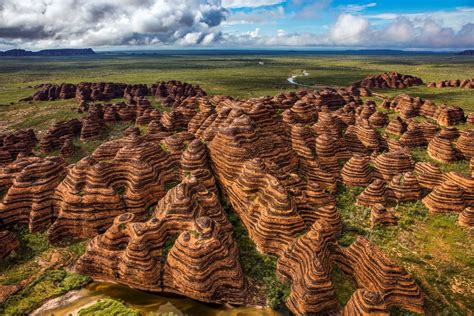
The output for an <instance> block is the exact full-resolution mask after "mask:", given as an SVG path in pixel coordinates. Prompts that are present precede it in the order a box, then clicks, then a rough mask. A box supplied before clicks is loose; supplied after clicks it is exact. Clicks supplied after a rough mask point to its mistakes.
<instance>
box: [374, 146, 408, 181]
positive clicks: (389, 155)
mask: <svg viewBox="0 0 474 316" xmlns="http://www.w3.org/2000/svg"><path fill="white" fill-rule="evenodd" d="M373 162H374V168H375V170H377V172H378V173H379V174H380V175H381V176H382V178H383V179H384V180H385V181H387V182H388V181H390V180H391V179H392V178H393V176H394V175H396V174H399V173H402V172H407V171H411V170H413V159H412V158H411V155H410V154H409V153H407V152H406V151H404V150H397V151H388V152H385V153H383V154H381V155H378V156H377V157H376V158H375V159H374V161H373Z"/></svg>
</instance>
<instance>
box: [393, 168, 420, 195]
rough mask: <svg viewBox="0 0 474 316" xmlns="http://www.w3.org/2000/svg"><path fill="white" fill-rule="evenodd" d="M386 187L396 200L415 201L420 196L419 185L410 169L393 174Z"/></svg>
mask: <svg viewBox="0 0 474 316" xmlns="http://www.w3.org/2000/svg"><path fill="white" fill-rule="evenodd" d="M388 187H389V188H390V191H391V192H390V193H391V194H392V197H393V198H395V199H396V200H397V201H398V202H402V201H416V200H418V199H419V198H420V197H421V186H420V184H419V183H418V180H417V179H416V177H415V175H414V173H413V172H411V171H409V172H405V173H401V174H397V175H395V176H394V177H393V178H392V180H391V181H390V183H389V185H388Z"/></svg>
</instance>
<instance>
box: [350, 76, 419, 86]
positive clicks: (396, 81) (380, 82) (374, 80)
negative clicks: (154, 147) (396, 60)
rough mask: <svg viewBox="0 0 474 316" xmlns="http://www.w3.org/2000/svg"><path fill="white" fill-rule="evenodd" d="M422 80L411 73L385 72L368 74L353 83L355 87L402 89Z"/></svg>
mask: <svg viewBox="0 0 474 316" xmlns="http://www.w3.org/2000/svg"><path fill="white" fill-rule="evenodd" d="M422 84H423V80H421V79H420V78H418V77H415V76H411V75H403V74H400V73H398V72H385V73H382V74H378V75H372V76H368V77H366V78H364V79H362V80H361V81H358V82H356V83H354V84H353V85H354V86H355V87H364V88H368V89H372V88H376V89H377V88H380V89H386V88H393V89H403V88H406V87H410V86H414V85H422Z"/></svg>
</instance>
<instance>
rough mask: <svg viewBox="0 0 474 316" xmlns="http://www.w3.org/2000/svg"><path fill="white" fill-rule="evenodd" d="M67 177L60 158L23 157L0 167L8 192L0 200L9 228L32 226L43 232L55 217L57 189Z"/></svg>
mask: <svg viewBox="0 0 474 316" xmlns="http://www.w3.org/2000/svg"><path fill="white" fill-rule="evenodd" d="M64 176H65V162H64V160H63V159H61V158H58V157H48V158H44V159H41V158H36V157H34V158H20V159H18V160H17V161H15V162H14V163H12V165H9V166H7V167H4V168H3V169H1V170H0V183H2V184H3V185H2V186H3V188H7V192H6V193H5V196H4V197H3V200H2V202H1V203H0V221H1V222H2V223H3V224H4V225H5V226H7V227H9V226H14V225H17V224H25V225H28V227H29V229H30V231H31V232H37V231H43V230H45V229H46V228H48V227H49V226H50V225H51V223H52V221H53V220H54V219H55V217H56V214H57V210H56V207H55V197H54V190H55V189H56V186H57V185H58V184H59V183H60V182H61V180H62V179H63V178H64Z"/></svg>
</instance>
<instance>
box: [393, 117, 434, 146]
mask: <svg viewBox="0 0 474 316" xmlns="http://www.w3.org/2000/svg"><path fill="white" fill-rule="evenodd" d="M400 144H401V145H403V146H404V147H408V148H415V147H420V146H425V145H427V144H428V141H427V140H426V138H425V135H424V134H423V130H422V129H421V128H420V126H419V124H417V123H415V122H411V123H409V124H408V127H407V131H406V132H405V133H403V135H402V136H401V137H400Z"/></svg>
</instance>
